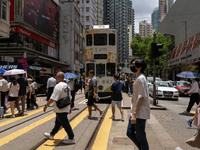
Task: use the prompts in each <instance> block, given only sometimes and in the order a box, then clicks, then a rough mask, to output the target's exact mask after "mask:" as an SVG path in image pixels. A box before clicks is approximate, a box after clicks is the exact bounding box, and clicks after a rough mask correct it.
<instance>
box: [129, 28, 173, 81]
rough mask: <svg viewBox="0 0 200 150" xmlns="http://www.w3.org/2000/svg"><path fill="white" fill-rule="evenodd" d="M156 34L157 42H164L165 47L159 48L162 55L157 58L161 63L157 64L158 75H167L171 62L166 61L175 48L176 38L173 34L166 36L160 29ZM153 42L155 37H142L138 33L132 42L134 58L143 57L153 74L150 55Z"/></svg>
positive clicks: (150, 72)
mask: <svg viewBox="0 0 200 150" xmlns="http://www.w3.org/2000/svg"><path fill="white" fill-rule="evenodd" d="M155 34H156V43H160V44H163V48H162V49H159V51H160V52H162V55H161V56H160V57H158V58H157V61H158V63H159V65H157V66H156V70H157V76H161V77H165V72H166V69H167V68H169V64H167V63H166V58H169V56H170V55H171V52H172V50H173V48H174V39H173V38H172V37H171V36H164V35H162V34H160V33H159V32H158V31H156V32H155ZM152 42H153V37H150V36H148V37H145V38H143V37H141V36H140V35H139V34H136V35H135V36H134V38H133V40H132V42H131V49H132V54H133V58H138V57H141V58H143V59H144V60H145V61H146V62H147V64H148V72H149V74H153V61H152V59H151V57H150V54H151V43H152Z"/></svg>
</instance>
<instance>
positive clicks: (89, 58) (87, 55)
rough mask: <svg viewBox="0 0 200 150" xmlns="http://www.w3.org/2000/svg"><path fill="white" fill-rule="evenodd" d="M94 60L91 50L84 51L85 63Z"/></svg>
mask: <svg viewBox="0 0 200 150" xmlns="http://www.w3.org/2000/svg"><path fill="white" fill-rule="evenodd" d="M92 59H94V55H93V49H92V48H90V49H85V61H90V60H92Z"/></svg>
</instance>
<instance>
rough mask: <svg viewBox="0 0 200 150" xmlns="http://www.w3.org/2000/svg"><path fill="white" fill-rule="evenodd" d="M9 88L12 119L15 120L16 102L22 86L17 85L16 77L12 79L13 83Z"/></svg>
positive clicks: (10, 83)
mask: <svg viewBox="0 0 200 150" xmlns="http://www.w3.org/2000/svg"><path fill="white" fill-rule="evenodd" d="M7 86H8V91H9V92H8V101H9V102H10V108H11V112H12V115H11V118H14V117H15V114H14V109H15V101H17V98H18V93H19V89H20V86H19V84H18V83H17V79H16V78H15V77H11V82H9V83H8V85H7Z"/></svg>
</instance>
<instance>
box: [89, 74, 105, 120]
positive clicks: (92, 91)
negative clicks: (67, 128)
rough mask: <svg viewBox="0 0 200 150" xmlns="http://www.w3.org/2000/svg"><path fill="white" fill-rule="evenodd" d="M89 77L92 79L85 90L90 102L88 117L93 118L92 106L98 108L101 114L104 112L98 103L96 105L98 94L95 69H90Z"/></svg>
mask: <svg viewBox="0 0 200 150" xmlns="http://www.w3.org/2000/svg"><path fill="white" fill-rule="evenodd" d="M89 78H90V79H91V80H90V82H89V85H88V86H87V89H86V90H85V94H86V93H87V92H88V102H87V106H88V112H89V115H88V119H91V118H92V107H94V108H95V109H97V110H98V111H99V113H100V116H101V115H102V114H103V111H101V110H100V109H99V108H98V106H97V105H95V102H96V99H95V97H96V95H97V79H96V77H95V76H94V71H93V70H90V71H89Z"/></svg>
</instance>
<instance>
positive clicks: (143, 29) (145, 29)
mask: <svg viewBox="0 0 200 150" xmlns="http://www.w3.org/2000/svg"><path fill="white" fill-rule="evenodd" d="M139 34H140V35H141V36H142V37H147V36H153V28H152V24H149V23H147V21H146V20H144V21H141V22H139Z"/></svg>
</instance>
